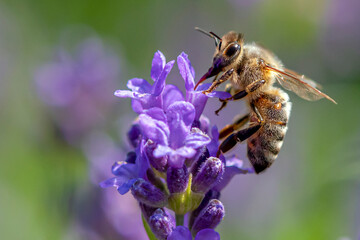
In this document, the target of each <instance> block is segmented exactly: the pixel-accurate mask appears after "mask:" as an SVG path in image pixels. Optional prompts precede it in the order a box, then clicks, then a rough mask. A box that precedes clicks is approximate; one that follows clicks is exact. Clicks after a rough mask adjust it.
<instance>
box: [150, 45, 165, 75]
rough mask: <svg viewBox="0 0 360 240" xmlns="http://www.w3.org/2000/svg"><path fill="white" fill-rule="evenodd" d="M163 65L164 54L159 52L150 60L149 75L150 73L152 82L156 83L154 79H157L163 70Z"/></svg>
mask: <svg viewBox="0 0 360 240" xmlns="http://www.w3.org/2000/svg"><path fill="white" fill-rule="evenodd" d="M165 63H166V59H165V56H164V54H163V53H162V52H160V51H157V52H156V53H155V54H154V58H153V60H152V64H151V73H150V76H151V78H152V79H153V80H154V81H156V79H158V78H159V76H160V74H161V72H162V71H163V69H164V66H165Z"/></svg>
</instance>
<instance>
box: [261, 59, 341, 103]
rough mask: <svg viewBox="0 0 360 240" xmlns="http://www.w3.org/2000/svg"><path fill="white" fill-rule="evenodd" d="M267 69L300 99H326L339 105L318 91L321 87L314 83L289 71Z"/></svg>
mask: <svg viewBox="0 0 360 240" xmlns="http://www.w3.org/2000/svg"><path fill="white" fill-rule="evenodd" d="M266 68H267V69H268V70H270V71H273V72H275V73H276V80H277V81H278V82H279V83H280V85H281V86H283V87H284V88H285V89H287V90H289V91H292V92H294V93H296V94H297V95H298V96H299V97H301V98H304V99H306V100H309V101H316V100H319V99H321V98H326V99H328V100H330V101H332V102H333V103H335V104H337V103H336V102H335V100H334V99H332V98H331V97H329V96H328V95H326V94H325V93H322V92H321V91H320V90H318V89H317V87H319V85H318V84H317V83H315V82H314V81H312V80H310V79H308V78H306V77H304V76H301V75H299V74H297V73H296V72H294V71H291V70H289V69H284V70H280V69H277V68H274V67H271V66H269V65H266Z"/></svg>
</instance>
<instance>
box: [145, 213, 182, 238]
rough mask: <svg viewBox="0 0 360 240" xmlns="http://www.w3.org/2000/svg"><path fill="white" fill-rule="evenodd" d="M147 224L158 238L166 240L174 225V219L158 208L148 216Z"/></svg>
mask: <svg viewBox="0 0 360 240" xmlns="http://www.w3.org/2000/svg"><path fill="white" fill-rule="evenodd" d="M149 226H150V228H151V230H152V232H153V233H154V235H155V236H156V237H157V238H158V239H159V240H166V239H167V238H168V236H169V235H170V233H171V232H172V231H173V229H174V228H175V226H176V225H175V219H174V218H173V217H172V216H171V215H170V214H168V213H166V212H165V211H164V210H163V209H160V208H159V209H157V210H156V211H155V212H154V214H153V215H152V216H151V217H150V219H149Z"/></svg>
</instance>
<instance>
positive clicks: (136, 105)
mask: <svg viewBox="0 0 360 240" xmlns="http://www.w3.org/2000/svg"><path fill="white" fill-rule="evenodd" d="M131 107H132V109H133V110H134V112H136V113H138V114H141V113H142V112H143V111H144V108H143V106H142V104H141V102H140V101H139V100H137V99H132V101H131Z"/></svg>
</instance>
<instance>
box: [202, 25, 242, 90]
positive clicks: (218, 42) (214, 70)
mask: <svg viewBox="0 0 360 240" xmlns="http://www.w3.org/2000/svg"><path fill="white" fill-rule="evenodd" d="M197 30H199V29H197ZM199 31H201V32H203V33H205V34H206V35H208V36H210V37H212V38H214V39H215V46H216V48H215V53H214V58H213V63H212V66H211V67H210V68H209V70H208V72H207V73H205V74H204V76H202V77H201V79H200V80H199V82H198V83H197V84H196V86H195V89H196V87H197V86H198V85H199V84H200V83H201V82H203V81H204V80H205V79H208V78H210V77H212V76H215V75H217V74H218V73H220V72H223V71H226V70H228V69H230V68H232V67H234V65H236V64H237V62H239V60H240V59H241V57H242V46H243V44H244V40H243V35H242V34H239V33H236V32H234V31H230V32H228V33H227V34H225V35H224V36H223V37H222V38H220V37H219V36H217V35H216V34H215V33H213V32H209V33H207V32H205V31H203V30H199Z"/></svg>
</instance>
